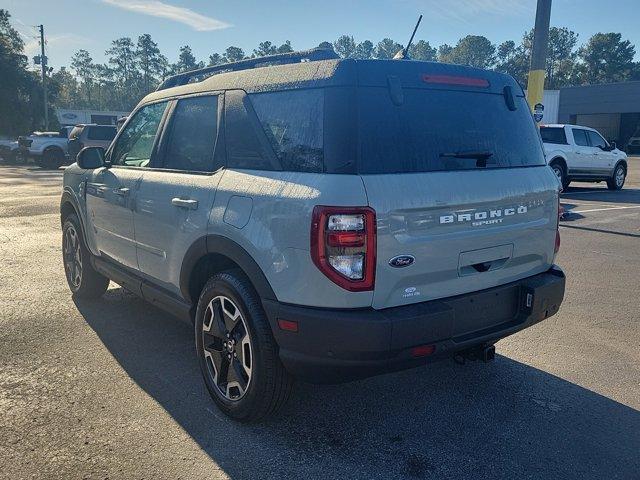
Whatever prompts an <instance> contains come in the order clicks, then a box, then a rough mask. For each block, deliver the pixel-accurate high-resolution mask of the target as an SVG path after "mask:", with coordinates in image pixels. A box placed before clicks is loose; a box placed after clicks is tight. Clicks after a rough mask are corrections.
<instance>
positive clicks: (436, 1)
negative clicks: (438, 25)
mask: <svg viewBox="0 0 640 480" xmlns="http://www.w3.org/2000/svg"><path fill="white" fill-rule="evenodd" d="M416 3H419V4H420V6H421V7H423V11H424V13H425V20H426V19H428V18H429V17H430V16H433V17H438V18H440V19H447V20H455V21H458V22H462V23H471V22H472V21H473V20H474V18H476V17H478V16H479V15H491V16H498V17H513V16H522V15H527V14H531V12H533V11H534V10H535V2H532V1H530V0H455V1H449V2H443V1H442V0H422V1H418V2H416Z"/></svg>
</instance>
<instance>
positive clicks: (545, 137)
mask: <svg viewBox="0 0 640 480" xmlns="http://www.w3.org/2000/svg"><path fill="white" fill-rule="evenodd" d="M540 136H542V141H543V142H544V143H555V144H558V145H566V144H567V135H566V134H565V133H564V128H558V127H540Z"/></svg>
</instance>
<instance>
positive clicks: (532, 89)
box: [527, 0, 551, 110]
mask: <svg viewBox="0 0 640 480" xmlns="http://www.w3.org/2000/svg"><path fill="white" fill-rule="evenodd" d="M550 18H551V0H538V6H537V7H536V24H535V27H534V29H533V46H532V48H531V66H530V68H529V79H528V80H527V102H529V107H531V110H534V108H535V106H536V105H538V104H542V98H543V95H544V74H545V70H546V61H547V45H548V44H549V21H550Z"/></svg>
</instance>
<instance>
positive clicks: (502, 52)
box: [496, 40, 530, 87]
mask: <svg viewBox="0 0 640 480" xmlns="http://www.w3.org/2000/svg"><path fill="white" fill-rule="evenodd" d="M529 58H530V53H529V52H528V51H527V50H526V49H525V47H524V46H523V45H522V44H520V45H516V43H515V42H514V41H513V40H507V41H506V42H502V43H501V44H500V45H498V48H497V50H496V70H497V71H499V72H503V73H507V74H509V75H511V76H512V77H513V78H515V79H516V81H517V82H518V83H519V84H520V85H521V86H522V87H526V84H527V74H528V72H529Z"/></svg>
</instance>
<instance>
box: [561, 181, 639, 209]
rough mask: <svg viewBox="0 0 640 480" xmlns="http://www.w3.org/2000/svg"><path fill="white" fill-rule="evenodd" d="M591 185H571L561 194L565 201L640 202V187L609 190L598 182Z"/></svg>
mask: <svg viewBox="0 0 640 480" xmlns="http://www.w3.org/2000/svg"><path fill="white" fill-rule="evenodd" d="M586 185H590V186H573V185H572V186H570V187H568V188H567V189H566V190H564V191H563V192H562V194H561V195H560V198H561V200H563V201H575V200H582V201H587V202H602V203H607V204H616V203H620V204H625V203H637V204H640V189H637V188H631V187H623V188H622V190H609V189H608V188H607V186H606V184H605V185H604V187H602V186H600V185H598V184H593V185H592V184H586Z"/></svg>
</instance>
